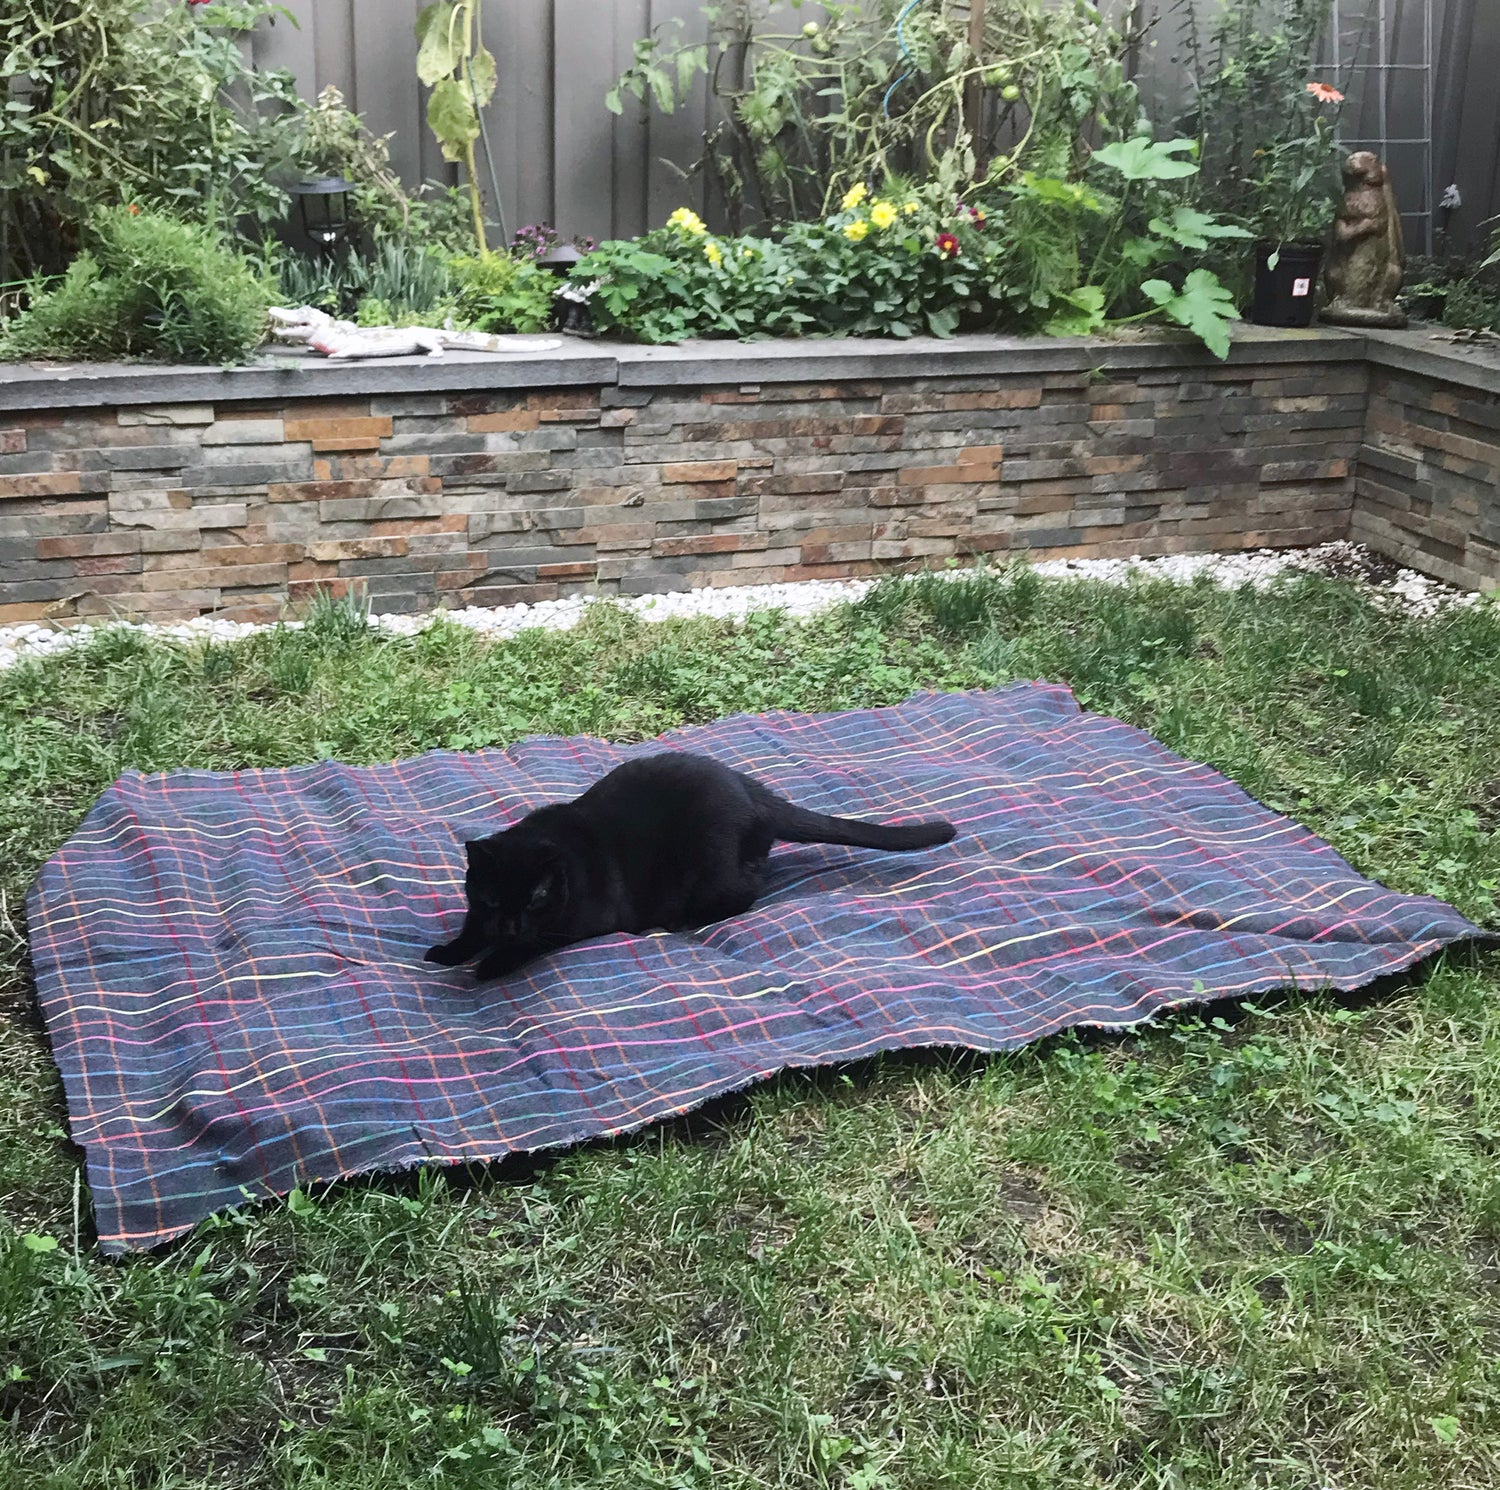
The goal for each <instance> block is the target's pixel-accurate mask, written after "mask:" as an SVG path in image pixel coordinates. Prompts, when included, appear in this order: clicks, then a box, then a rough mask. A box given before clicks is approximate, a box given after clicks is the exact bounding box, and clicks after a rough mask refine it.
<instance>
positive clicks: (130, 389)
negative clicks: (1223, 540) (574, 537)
mask: <svg viewBox="0 0 1500 1490" xmlns="http://www.w3.org/2000/svg"><path fill="white" fill-rule="evenodd" d="M1363 343H1364V338H1363V337H1361V336H1359V335H1357V334H1353V333H1350V332H1345V331H1332V330H1328V329H1325V328H1315V329H1313V330H1311V331H1267V330H1265V329H1263V328H1260V327H1253V326H1242V327H1238V328H1236V333H1235V341H1234V347H1233V349H1232V351H1231V353H1230V357H1229V361H1228V363H1221V362H1219V361H1217V360H1216V359H1215V358H1214V357H1212V356H1210V354H1209V353H1207V352H1206V351H1204V350H1203V348H1202V347H1201V346H1199V345H1198V344H1197V343H1196V342H1194V341H1191V340H1190V339H1188V338H1187V337H1185V336H1171V335H1153V336H1122V337H1058V338H1049V337H1034V336H1032V337H1022V336H963V337H955V338H953V339H952V340H947V341H943V340H938V339H937V338H934V337H913V338H912V339H910V340H909V341H877V340H873V339H865V338H840V339H830V340H826V341H819V340H805V341H764V342H726V341H700V342H684V343H682V344H681V345H678V346H670V347H643V346H636V345H633V344H629V343H624V342H605V341H586V340H582V339H579V338H575V337H565V338H563V345H562V346H561V347H560V348H558V349H557V350H556V351H553V352H540V353H518V354H516V355H514V356H486V355H483V354H480V353H463V352H450V353H449V354H448V355H447V356H444V357H441V358H428V357H389V358H382V359H380V360H378V361H369V362H330V361H328V360H327V359H326V358H323V357H318V356H315V355H312V354H310V353H307V352H304V351H301V350H300V349H288V350H285V351H282V352H279V353H276V354H274V355H266V356H262V357H261V358H259V359H258V360H257V361H255V362H253V363H251V364H249V365H247V366H245V367H162V366H158V365H155V364H147V363H140V364H131V363H106V362H101V363H0V413H3V412H5V411H8V410H16V411H20V410H26V409H101V408H131V407H140V406H143V405H150V404H183V403H212V404H226V403H266V402H272V401H283V402H284V401H288V400H292V399H308V398H351V397H353V398H358V397H363V396H368V395H371V394H377V395H385V394H411V393H473V392H482V391H486V390H490V389H495V390H506V389H532V388H578V387H609V386H612V385H615V384H618V385H620V386H623V387H632V388H648V387H649V388H664V387H696V386H701V385H703V384H706V383H721V384H726V385H732V384H739V383H817V382H828V381H846V380H850V379H870V378H922V377H965V376H977V375H985V374H1001V375H1005V376H1016V375H1026V374H1042V373H1050V372H1078V371H1088V370H1093V369H1096V368H1097V369H1099V370H1100V371H1104V372H1116V371H1118V372H1134V371H1139V370H1142V369H1150V368H1164V369H1167V368H1170V369H1176V370H1182V369H1195V370H1196V369H1202V370H1203V372H1204V373H1206V374H1212V373H1213V372H1214V370H1215V369H1222V368H1224V367H1237V366H1244V365H1246V364H1247V363H1265V364H1268V365H1274V366H1278V367H1282V366H1286V365H1287V364H1298V363H1328V362H1348V361H1357V360H1359V359H1360V358H1361V357H1362V356H1363V355H1364V350H1363Z"/></svg>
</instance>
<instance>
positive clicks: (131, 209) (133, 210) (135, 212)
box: [125, 0, 198, 217]
mask: <svg viewBox="0 0 1500 1490" xmlns="http://www.w3.org/2000/svg"><path fill="white" fill-rule="evenodd" d="M192 3H193V4H195V5H196V4H197V3H198V0H192ZM125 210H126V211H127V212H128V213H129V214H130V215H131V216H132V217H139V216H140V215H141V209H140V208H139V207H137V206H136V204H135V203H134V202H132V203H131V204H130V205H129V206H128V207H127V208H126V209H125Z"/></svg>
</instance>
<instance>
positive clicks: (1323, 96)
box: [1307, 83, 1344, 103]
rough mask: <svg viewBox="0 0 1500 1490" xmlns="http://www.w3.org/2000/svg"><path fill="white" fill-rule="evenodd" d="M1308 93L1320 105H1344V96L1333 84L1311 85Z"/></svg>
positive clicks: (1308, 87) (1308, 86)
mask: <svg viewBox="0 0 1500 1490" xmlns="http://www.w3.org/2000/svg"><path fill="white" fill-rule="evenodd" d="M1307 91H1308V92H1309V93H1311V94H1312V96H1313V97H1314V98H1315V99H1317V101H1318V102H1319V103H1343V101H1344V95H1343V94H1342V93H1340V92H1339V90H1338V89H1337V88H1335V87H1334V86H1333V84H1332V83H1309V84H1308V85H1307Z"/></svg>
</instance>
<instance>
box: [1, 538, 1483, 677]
mask: <svg viewBox="0 0 1500 1490" xmlns="http://www.w3.org/2000/svg"><path fill="white" fill-rule="evenodd" d="M1375 562H1376V561H1375V560H1374V558H1373V556H1372V555H1371V554H1370V552H1369V551H1368V550H1367V549H1365V548H1363V547H1362V546H1360V545H1359V544H1355V543H1347V542H1338V543H1325V544H1323V545H1322V546H1321V547H1318V548H1306V549H1258V550H1255V551H1254V552H1251V553H1229V554H1173V555H1169V556H1167V557H1164V558H1157V557H1142V558H1135V559H1048V560H1044V561H1042V562H1040V563H1037V564H1034V565H1033V566H1032V567H1033V569H1034V570H1035V571H1036V573H1037V574H1039V575H1042V576H1044V577H1046V578H1049V579H1093V580H1102V581H1105V582H1107V583H1110V584H1123V583H1124V582H1125V581H1126V580H1127V579H1128V578H1129V577H1130V576H1131V575H1132V574H1140V575H1143V576H1149V577H1152V578H1157V579H1165V580H1170V581H1171V582H1172V583H1174V584H1191V583H1192V581H1193V580H1194V579H1195V578H1196V577H1197V576H1199V575H1200V574H1202V575H1207V576H1208V577H1209V578H1211V579H1213V580H1214V581H1216V582H1217V583H1218V584H1221V585H1224V586H1227V587H1231V588H1233V587H1237V586H1240V585H1245V584H1250V585H1255V586H1256V587H1258V588H1259V587H1264V586H1265V585H1268V584H1269V583H1270V582H1271V581H1272V580H1273V579H1274V578H1275V577H1276V576H1277V575H1278V574H1282V573H1284V572H1286V571H1288V570H1293V571H1295V570H1316V569H1325V568H1332V569H1333V570H1334V571H1335V572H1340V573H1345V572H1347V573H1350V574H1352V575H1354V576H1357V577H1358V576H1363V575H1364V574H1365V572H1366V570H1367V569H1368V568H1369V567H1370V566H1371V565H1372V564H1373V563H1375ZM966 572H967V571H965V570H962V569H945V570H941V571H939V574H940V577H942V578H945V579H953V578H957V577H959V576H960V575H962V574H964V573H966ZM1357 582H1358V583H1359V584H1361V585H1362V586H1363V587H1364V588H1365V589H1366V590H1368V591H1369V592H1370V593H1372V594H1374V595H1375V596H1377V597H1379V598H1381V599H1383V600H1385V601H1386V602H1387V603H1389V604H1391V605H1393V606H1394V607H1395V608H1396V609H1398V610H1401V611H1404V612H1405V613H1406V614H1408V615H1412V616H1430V615H1434V614H1436V613H1437V612H1438V611H1439V610H1442V609H1444V608H1445V607H1448V606H1463V605H1472V604H1474V603H1475V602H1476V601H1477V600H1478V599H1479V598H1480V597H1479V596H1478V595H1477V594H1473V593H1471V592H1469V591H1465V590H1455V589H1453V588H1452V587H1451V586H1450V585H1445V584H1443V583H1442V582H1441V581H1439V580H1435V579H1430V578H1428V576H1426V575H1425V574H1418V573H1416V572H1415V571H1414V570H1411V569H1402V570H1399V571H1398V572H1397V573H1396V575H1395V577H1394V578H1393V579H1391V580H1390V581H1389V582H1388V583H1384V584H1381V583H1376V582H1374V581H1372V580H1369V579H1368V578H1358V579H1357ZM874 584H875V581H874V580H870V579H851V580H804V581H800V582H798V583H793V584H779V585H739V586H733V587H728V586H726V587H719V588H712V589H702V590H678V591H673V592H672V593H670V594H665V595H641V596H637V597H634V598H632V597H622V598H617V599H616V598H615V597H608V596H601V597H598V598H599V599H603V600H609V599H615V603H616V604H618V605H620V606H622V607H624V608H625V609H627V610H631V611H634V612H635V614H636V615H638V616H639V617H641V619H642V620H646V621H668V620H674V619H679V618H685V617H690V616H709V617H715V618H720V619H722V618H725V617H729V616H733V617H736V618H742V617H744V616H747V615H749V614H750V613H751V612H752V611H757V610H784V611H786V612H787V613H788V614H789V615H791V616H793V617H796V618H799V619H805V618H807V617H809V616H815V615H817V614H819V613H820V612H822V611H825V610H828V609H830V608H831V607H833V606H836V605H842V604H844V603H845V602H847V601H851V600H858V599H859V598H860V597H861V596H862V595H865V594H867V593H868V592H869V590H870V589H871V587H872V586H873V585H874ZM593 603H594V598H593V597H586V596H569V597H566V598H564V599H561V600H539V601H537V602H536V603H535V604H534V605H525V604H522V605H512V606H503V607H499V608H496V609H486V608H485V607H483V606H475V605H470V606H464V607H463V608H462V609H459V610H451V611H434V612H429V613H428V614H426V615H419V616H408V615H391V616H372V617H371V618H370V619H371V624H372V625H374V626H376V627H378V628H379V629H380V630H381V631H384V632H386V633H388V634H390V635H394V636H415V635H416V634H417V633H418V632H419V631H422V630H424V629H425V628H426V627H428V626H430V625H431V624H432V623H433V622H434V621H436V620H438V619H439V618H445V619H447V620H448V621H450V622H452V623H454V624H455V625H458V626H464V627H467V628H468V629H470V630H472V631H477V632H482V633H483V634H485V635H487V636H492V637H511V636H514V635H516V633H517V632H519V631H524V630H528V629H534V628H540V629H546V630H551V631H570V630H572V628H573V627H575V626H576V625H577V624H578V623H579V622H580V621H581V620H582V619H583V617H584V613H585V612H586V611H587V609H588V607H589V606H590V605H591V604H593ZM284 624H285V625H287V626H288V627H290V628H293V629H296V628H299V627H300V626H301V625H302V623H301V622H300V621H288V622H286V623H284ZM268 629H269V627H268V626H266V625H260V624H256V623H254V622H249V621H231V620H227V619H226V618H224V617H222V616H198V617H195V618H194V619H192V620H188V621H174V622H171V623H163V624H155V625H153V624H151V623H149V622H147V623H140V622H131V621H115V622H110V623H107V624H105V625H91V624H80V625H76V626H68V627H62V626H58V627H48V626H43V625H39V624H38V623H37V622H35V621H21V622H18V623H17V624H16V625H14V626H0V671H4V669H6V668H8V667H12V666H14V665H15V664H16V663H18V662H20V661H21V660H22V659H23V658H26V657H46V656H51V655H53V654H55V653H57V652H60V651H63V650H64V649H66V648H68V647H72V646H78V645H81V644H82V643H84V642H87V641H89V640H90V639H91V638H93V637H94V636H95V635H97V634H98V633H99V632H101V631H105V630H119V631H138V632H141V633H142V634H144V635H147V636H157V637H166V638H169V639H171V640H176V641H183V642H192V641H204V640H207V641H235V640H238V639H239V638H240V637H244V636H249V635H250V634H251V633H252V632H256V631H264V630H268Z"/></svg>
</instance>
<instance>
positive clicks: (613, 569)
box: [0, 334, 1497, 621]
mask: <svg viewBox="0 0 1500 1490" xmlns="http://www.w3.org/2000/svg"><path fill="white" fill-rule="evenodd" d="M0 376H3V370H0ZM1369 378H1370V371H1369V368H1368V367H1367V364H1366V360H1365V354H1364V343H1363V341H1362V340H1361V339H1360V338H1358V337H1349V336H1341V335H1338V334H1333V335H1327V334H1312V335H1308V334H1303V336H1302V337H1301V338H1298V337H1296V336H1292V337H1269V338H1263V339H1255V340H1251V341H1249V342H1248V343H1246V344H1242V345H1240V346H1237V348H1236V351H1235V354H1234V356H1233V357H1232V359H1231V360H1230V362H1228V363H1227V364H1222V365H1221V364H1217V363H1214V362H1212V361H1210V360H1209V359H1207V358H1205V357H1204V356H1203V355H1202V354H1201V353H1196V352H1193V351H1191V350H1188V349H1184V348H1180V347H1175V346H1163V345H1160V344H1156V345H1150V344H1142V345H1137V346H1121V345H1119V344H1108V343H1096V344H1093V345H1063V344H1043V345H1041V346H1038V345H1037V344H1036V343H1025V342H1016V343H1002V342H1000V341H998V340H989V339H986V340H983V341H978V340H976V341H974V342H971V343H966V344H956V345H955V344H949V345H941V346H937V345H928V346H926V347H913V348H904V347H888V346H882V347H879V348H872V347H870V346H869V345H868V344H864V345H855V346H842V347H841V346H829V347H825V348H822V349H818V350H814V351H812V352H808V351H806V350H800V349H788V348H786V347H772V348H755V347H749V348H738V347H735V348H723V347H716V348H687V349H682V350H674V351H661V350H655V349H652V350H641V351H631V350H629V349H619V350H618V351H615V352H610V353H603V352H600V351H599V349H597V348H590V349H588V350H587V353H586V355H585V354H583V353H579V354H577V355H574V354H573V350H572V349H569V352H568V354H567V355H565V356H560V357H557V358H553V359H550V360H535V361H532V362H530V363H527V362H517V361H503V362H490V363H481V362H475V361H466V360H462V359H445V360H444V361H443V362H421V363H413V364H410V365H404V366H397V365H392V364H381V365H379V366H367V367H354V368H342V369H334V368H329V367H327V366H326V365H320V366H317V367H309V368H307V369H305V370H303V371H299V372H286V371H280V372H278V371H275V370H263V369H252V370H246V371H243V372H214V371H209V370H204V371H203V372H201V373H183V372H176V373H170V374H158V373H151V372H144V371H142V372H135V371H127V370H106V372H104V373H101V374H100V375H99V376H97V377H89V378H86V379H54V380H52V381H51V382H50V383H49V380H48V375H47V374H46V373H45V372H39V371H38V372H28V373H27V375H26V378H25V379H24V380H22V381H21V382H19V383H17V384H16V385H14V386H9V387H7V386H0V452H3V453H0V621H14V620H18V619H33V618H41V617H58V618H68V617H89V616H100V615H106V614H111V613H115V614H121V615H128V616H139V617H146V618H151V619H167V618H172V617H181V616H187V615H197V614H200V613H204V612H217V613H221V614H224V615H227V616H230V617H240V618H247V619H263V618H270V617H274V616H276V615H278V614H280V613H281V612H282V610H283V608H284V606H285V605H286V603H287V602H288V600H291V601H297V600H299V599H301V598H305V597H306V596H307V595H309V594H310V593H311V592H312V591H313V590H314V589H315V588H317V587H320V586H321V587H327V588H330V589H332V590H334V591H335V592H341V591H344V590H347V589H349V588H351V587H354V588H358V589H363V590H364V591H365V592H367V593H368V595H369V596H370V598H371V600H372V602H373V604H374V606H375V608H376V609H377V610H383V611H414V610H419V609H426V608H430V607H432V606H434V605H437V604H449V605H455V606H457V605H467V604H482V605H502V604H512V603H515V602H518V601H537V600H543V599H550V598H554V597H557V596H560V595H564V594H569V593H577V592H580V591H585V590H593V589H595V588H597V589H598V590H600V591H604V592H620V593H626V594H638V593H644V592H651V591H661V590H669V589H685V588H691V587H696V586H700V585H716V584H740V583H765V582H772V581H781V580H798V579H825V578H842V577H846V576H852V575H861V574H868V573H873V572H876V571H878V570H880V569H881V568H884V567H891V566H901V565H911V564H913V563H920V562H925V561H933V560H939V561H940V560H942V559H944V558H946V557H948V556H952V555H958V556H964V555H970V554H978V553H985V554H1001V555H1003V554H1006V553H1011V552H1028V553H1031V554H1033V555H1037V556H1058V555H1079V556H1107V555H1123V554H1130V553H1143V552H1144V553H1151V552H1155V553H1170V552H1185V551H1207V550H1213V549H1232V548H1241V547H1259V546H1267V545H1269V546H1290V545H1300V544H1310V543H1317V542H1322V541H1325V540H1328V539H1332V538H1338V537H1344V536H1347V535H1348V534H1349V532H1350V528H1351V514H1352V509H1353V506H1354V501H1355V485H1356V483H1355V461H1356V457H1357V455H1358V453H1359V451H1360V448H1361V445H1362V443H1364V442H1365V441H1366V411H1367V402H1368V384H1369ZM1381 386H1382V387H1384V386H1385V385H1384V384H1382V385H1381ZM325 389H326V390H327V391H326V392H325V391H323V390H325ZM7 403H9V404H10V406H11V407H10V409H9V411H8V412H7V411H6V406H7ZM69 404H71V406H66V405H69ZM1387 406H1389V407H1391V408H1393V409H1394V408H1395V407H1396V406H1397V405H1396V403H1395V402H1394V400H1393V398H1392V397H1390V396H1387V395H1385V394H1382V396H1381V402H1380V404H1379V407H1381V408H1385V407H1387ZM1401 407H1406V406H1405V405H1402V406H1401ZM1488 407H1489V408H1490V409H1491V412H1493V401H1491V403H1490V405H1489V406H1488ZM1382 417H1385V416H1382ZM1390 417H1392V418H1394V417H1395V416H1394V415H1391V416H1390ZM1445 417H1448V418H1452V419H1457V418H1460V417H1462V416H1461V414H1460V413H1457V412H1455V413H1454V414H1451V415H1448V416H1445ZM1422 427H1423V428H1426V427H1427V426H1425V425H1424V426H1422ZM1383 428H1384V427H1383V425H1382V426H1377V427H1376V428H1375V430H1374V431H1373V433H1372V435H1371V436H1370V438H1371V440H1372V441H1375V442H1377V443H1376V444H1372V445H1370V446H1367V451H1368V450H1369V449H1379V450H1382V451H1384V448H1385V447H1384V444H1383V443H1379V442H1383V440H1384V435H1383ZM1449 433H1451V432H1449ZM1490 436H1491V441H1492V443H1491V447H1490V448H1491V457H1492V456H1493V436H1494V430H1493V427H1491V429H1490ZM1464 438H1467V437H1464ZM1386 454H1387V455H1389V452H1386ZM1457 458H1458V457H1457V456H1455V459H1457ZM1397 459H1398V457H1396V456H1394V455H1390V456H1389V459H1387V465H1386V467H1385V468H1382V470H1383V473H1384V474H1383V475H1381V477H1380V480H1386V479H1391V480H1394V479H1396V478H1397V476H1398V475H1399V474H1400V473H1397V472H1392V471H1391V470H1390V466H1391V463H1392V461H1395V460H1397ZM1372 469H1373V468H1372ZM1402 469H1403V471H1404V470H1405V468H1404V467H1403V468H1402ZM1456 474H1460V473H1457V472H1456ZM1493 475H1494V472H1493V468H1491V480H1493ZM1401 479H1406V478H1405V477H1401ZM1462 479H1463V480H1469V479H1470V478H1469V476H1468V475H1466V474H1464V475H1462ZM1379 486H1380V481H1379V480H1376V479H1375V477H1374V476H1371V477H1370V483H1369V484H1366V482H1365V481H1364V479H1363V478H1362V480H1361V487H1360V489H1361V492H1362V493H1364V494H1365V495H1366V499H1367V501H1369V500H1373V497H1374V496H1377V495H1380V492H1378V491H1377V488H1378V487H1379ZM1382 500H1383V498H1382ZM1475 500H1476V501H1477V500H1478V498H1477V497H1476V498H1475ZM1481 505H1482V504H1481ZM1368 510H1369V511H1373V508H1369V509H1368ZM1491 517H1493V509H1491ZM1380 520H1381V521H1385V519H1384V518H1381V519H1380ZM1373 521H1375V519H1374V518H1373V517H1369V518H1367V520H1366V527H1369V524H1370V523H1371V522H1373ZM1356 531H1362V530H1361V529H1360V528H1359V525H1358V523H1356ZM1445 531H1446V530H1439V528H1437V527H1436V526H1434V527H1433V528H1432V530H1431V531H1430V532H1428V533H1426V535H1425V539H1426V541H1427V542H1428V543H1447V542H1448V539H1447V538H1446V537H1444V536H1443V533H1444V532H1445ZM1471 531H1472V532H1474V533H1479V532H1480V531H1481V530H1480V529H1479V528H1478V527H1476V526H1474V525H1471ZM1483 531H1484V532H1486V533H1491V529H1484V530H1483ZM1365 536H1372V533H1371V534H1366V535H1365ZM1492 537H1493V534H1492V533H1491V537H1489V538H1483V537H1482V538H1481V539H1480V540H1479V541H1482V542H1485V543H1490V542H1492ZM1403 541H1405V540H1403ZM1413 541H1418V540H1415V539H1414V540H1413ZM1451 546H1452V545H1451V544H1450V547H1451ZM1419 547H1420V543H1419ZM1428 552H1429V550H1428V549H1426V548H1422V549H1421V553H1422V554H1423V555H1426V554H1428ZM1445 553H1446V551H1445ZM1443 561H1444V562H1447V559H1446V557H1445V558H1444V560H1443ZM1419 562H1420V559H1419ZM1488 562H1490V563H1491V565H1492V568H1491V570H1490V573H1492V574H1493V573H1496V572H1497V570H1496V569H1495V567H1494V565H1493V553H1491V557H1490V559H1489V560H1488Z"/></svg>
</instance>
